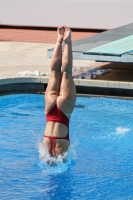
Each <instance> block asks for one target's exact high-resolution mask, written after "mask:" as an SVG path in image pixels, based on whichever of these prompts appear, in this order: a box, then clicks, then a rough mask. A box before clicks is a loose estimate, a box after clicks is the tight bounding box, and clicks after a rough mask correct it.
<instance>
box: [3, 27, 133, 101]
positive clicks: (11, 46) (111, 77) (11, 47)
mask: <svg viewBox="0 0 133 200" xmlns="http://www.w3.org/2000/svg"><path fill="white" fill-rule="evenodd" d="M0 31H1V30H0ZM4 31H5V30H4ZM21 31H22V30H21ZM8 32H10V31H8V30H7V33H5V35H4V39H3V38H2V36H0V40H1V42H0V94H3V93H8V92H45V89H46V85H47V82H48V78H49V73H50V68H49V66H50V61H51V59H50V58H47V49H49V48H53V47H54V43H53V42H51V43H49V39H48V40H47V37H46V34H45V32H43V35H44V38H45V41H44V40H43V41H42V40H38V42H37V41H36V40H33V39H32V40H30V42H27V40H26V36H25V41H24V38H23V37H22V34H21V37H19V42H18V41H17V39H16V41H15V39H14V40H13V41H9V39H8V37H9V36H10V38H11V36H12V35H10V34H9V33H8ZM23 33H24V34H25V30H23ZM18 34H19V32H18ZM94 34H96V33H94ZM53 35H56V33H55V32H53ZM88 35H89V34H88ZM6 36H7V38H6ZM27 36H28V37H29V35H28V32H27ZM79 36H80V37H81V38H83V37H84V35H80V33H78V39H79V38H80V37H79ZM15 37H16V38H17V35H16V36H14V38H15ZM50 37H51V38H52V36H50ZM21 38H22V41H21ZM33 38H34V37H33ZM75 38H76V37H75ZM73 40H74V39H73ZM73 66H74V71H73V74H75V73H79V74H80V73H82V72H84V73H85V72H88V71H89V70H92V69H109V71H108V73H106V74H104V75H102V76H96V77H95V79H74V81H75V84H76V86H77V92H78V93H85V94H96V95H114V96H128V97H133V92H132V90H133V64H119V63H117V64H112V63H101V62H95V61H88V60H76V59H74V60H73ZM36 70H37V71H39V72H40V73H43V74H44V73H45V74H46V75H43V76H26V75H23V76H19V75H18V73H19V72H20V71H32V72H33V71H36Z"/></svg>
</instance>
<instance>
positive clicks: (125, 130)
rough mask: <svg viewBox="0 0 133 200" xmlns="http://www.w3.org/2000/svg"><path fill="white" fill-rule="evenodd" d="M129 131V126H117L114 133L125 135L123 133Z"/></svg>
mask: <svg viewBox="0 0 133 200" xmlns="http://www.w3.org/2000/svg"><path fill="white" fill-rule="evenodd" d="M129 131H130V129H129V128H126V127H122V126H119V127H117V128H116V132H115V134H116V135H121V136H125V134H126V133H127V132H129Z"/></svg>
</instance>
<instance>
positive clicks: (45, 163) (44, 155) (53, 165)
mask: <svg viewBox="0 0 133 200" xmlns="http://www.w3.org/2000/svg"><path fill="white" fill-rule="evenodd" d="M38 150H39V167H40V168H41V169H42V170H43V173H44V174H45V173H46V174H51V173H52V174H53V173H55V174H57V173H62V172H65V171H66V170H67V169H68V168H69V167H70V165H71V159H70V158H69V154H68V153H64V155H59V156H57V157H51V155H50V154H49V152H48V150H47V148H45V147H42V145H41V143H39V148H38Z"/></svg>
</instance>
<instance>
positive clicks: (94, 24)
mask: <svg viewBox="0 0 133 200" xmlns="http://www.w3.org/2000/svg"><path fill="white" fill-rule="evenodd" d="M132 22H133V0H0V24H2V25H20V26H23V25H24V26H42V27H57V26H60V25H63V24H65V25H68V26H70V27H73V28H90V29H110V28H115V27H117V26H121V25H124V24H128V23H132Z"/></svg>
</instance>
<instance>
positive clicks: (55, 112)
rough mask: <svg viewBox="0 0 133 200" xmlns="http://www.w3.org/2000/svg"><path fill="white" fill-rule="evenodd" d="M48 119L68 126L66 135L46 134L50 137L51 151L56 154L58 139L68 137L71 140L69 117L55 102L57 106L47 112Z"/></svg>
mask: <svg viewBox="0 0 133 200" xmlns="http://www.w3.org/2000/svg"><path fill="white" fill-rule="evenodd" d="M46 121H47V122H51V121H52V122H59V123H62V124H64V125H66V126H67V127H68V134H67V135H66V136H65V137H53V136H47V135H46V136H44V137H46V138H49V140H50V143H51V147H50V152H53V153H54V155H56V152H55V140H57V139H66V140H68V141H69V119H68V117H67V116H66V115H65V114H64V113H63V112H62V111H61V110H60V109H59V108H58V106H57V105H56V104H55V106H54V107H53V108H52V109H51V110H50V111H49V112H48V113H47V114H46Z"/></svg>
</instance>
